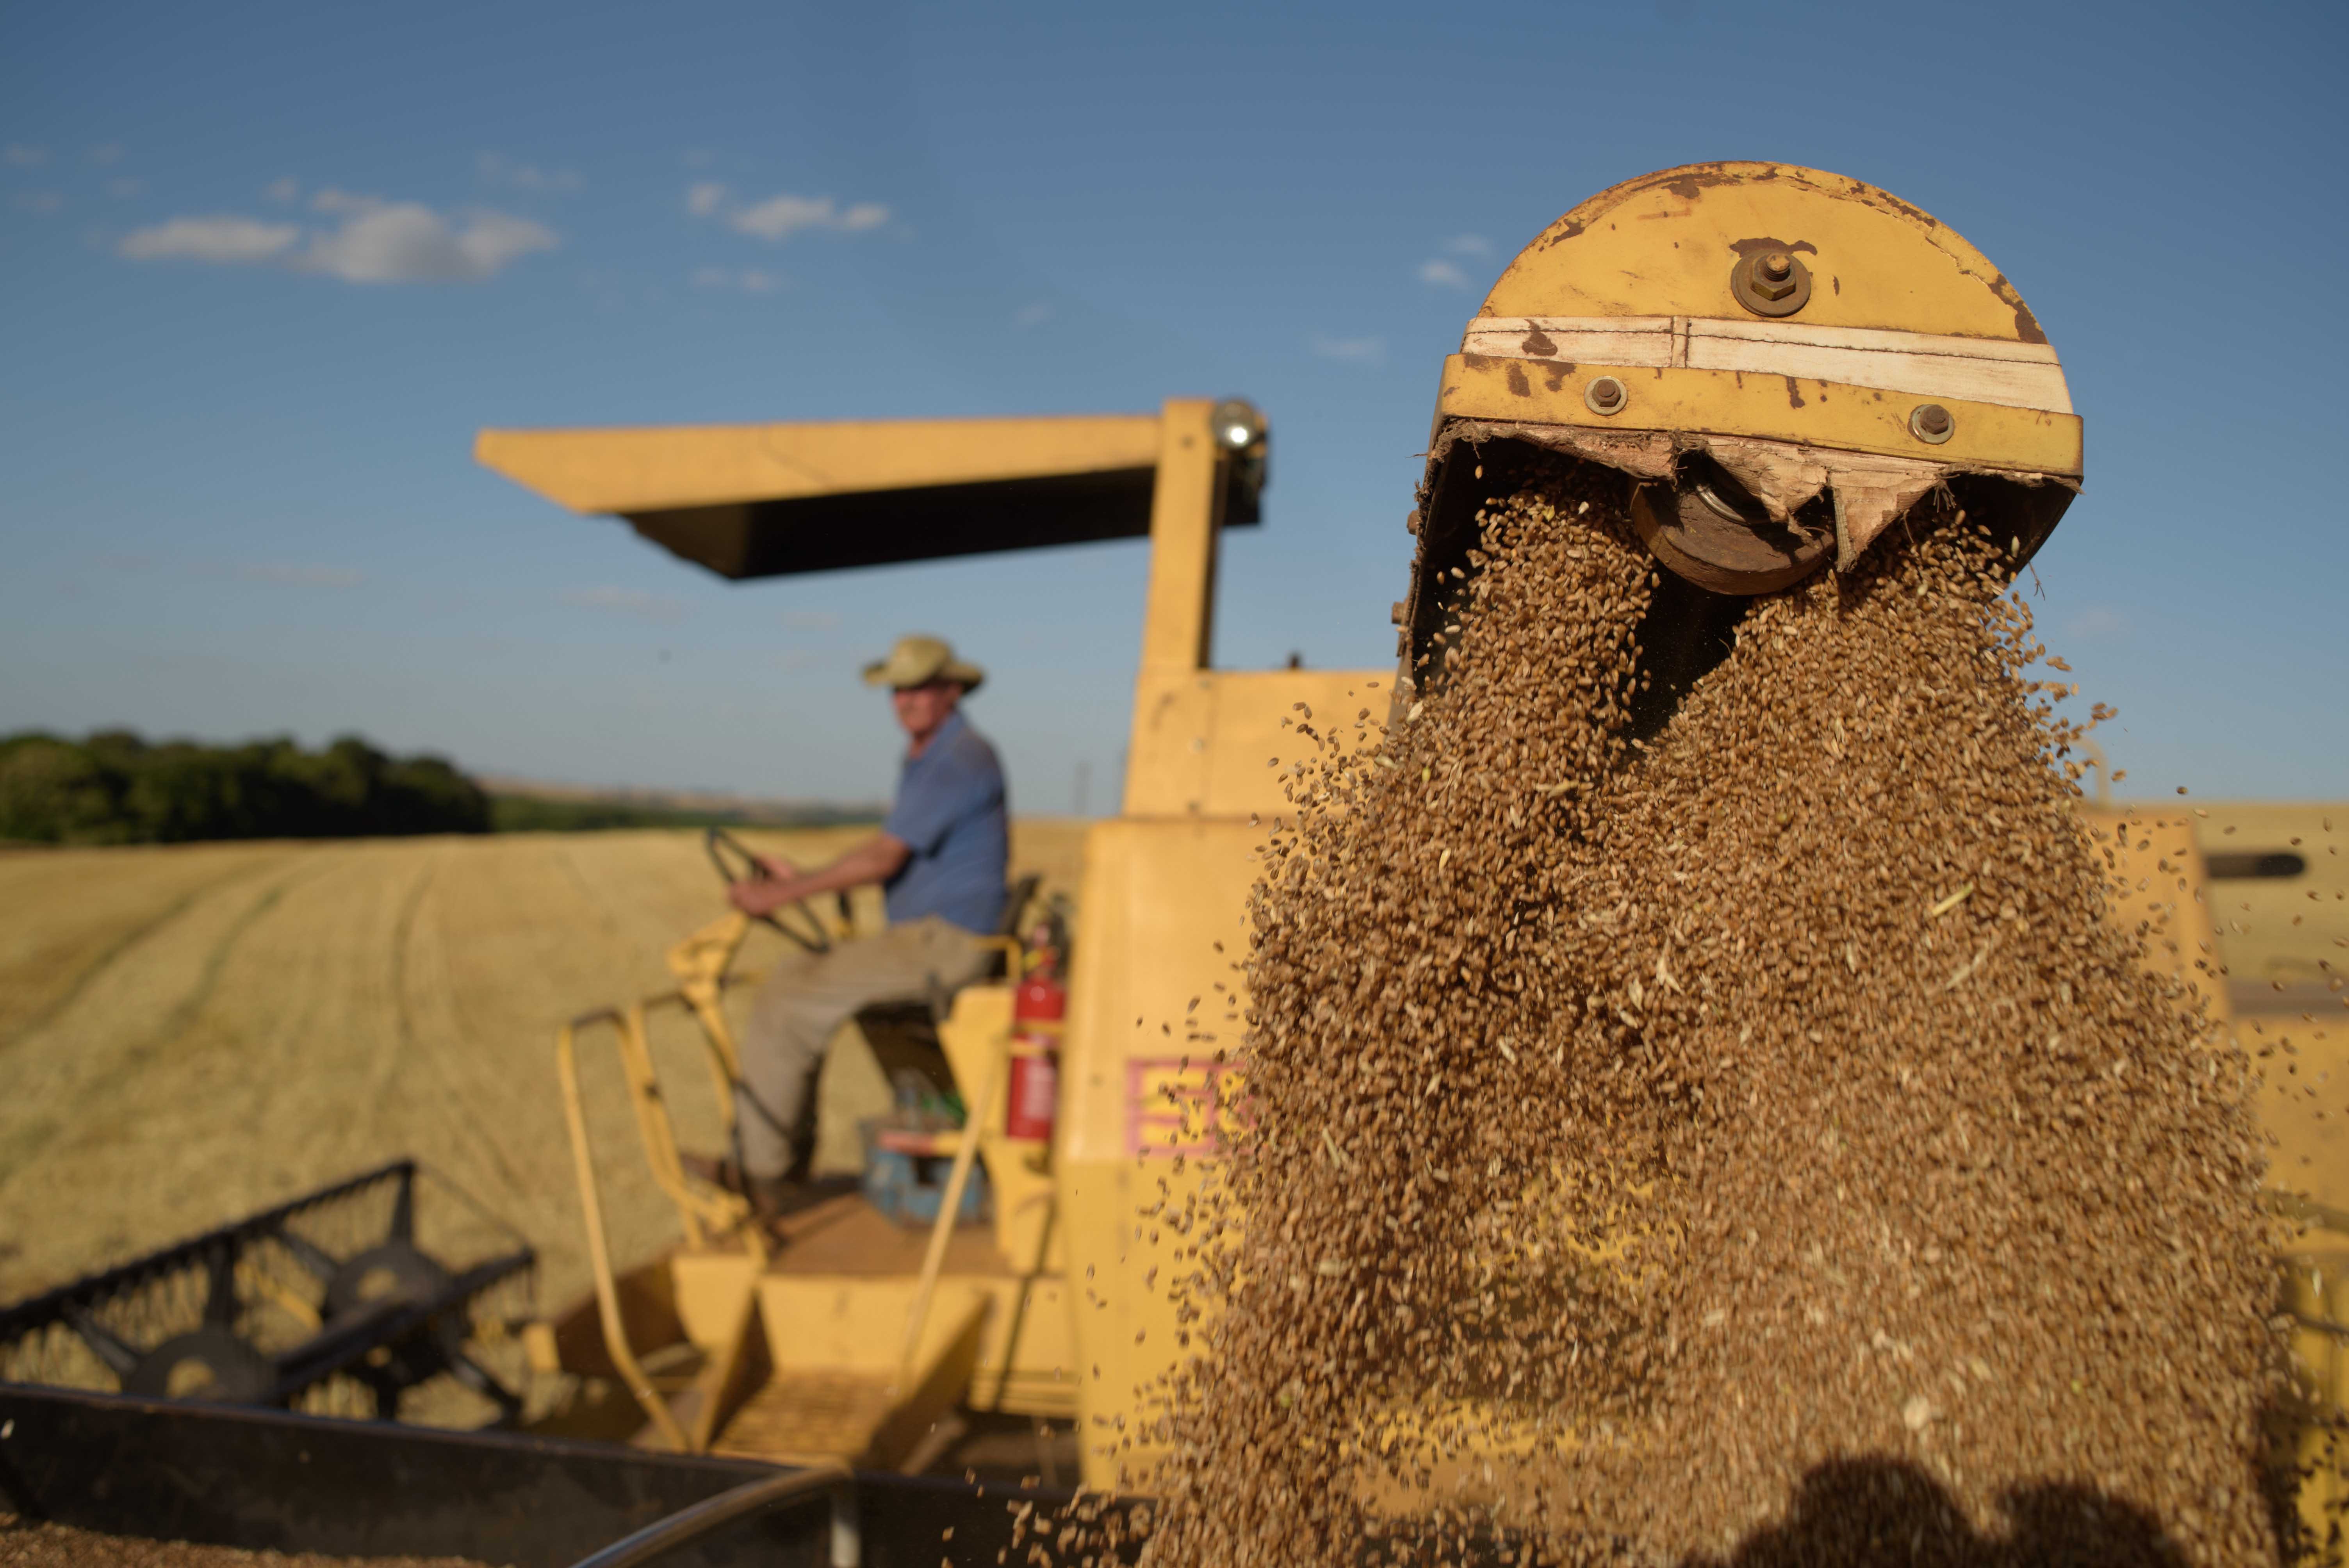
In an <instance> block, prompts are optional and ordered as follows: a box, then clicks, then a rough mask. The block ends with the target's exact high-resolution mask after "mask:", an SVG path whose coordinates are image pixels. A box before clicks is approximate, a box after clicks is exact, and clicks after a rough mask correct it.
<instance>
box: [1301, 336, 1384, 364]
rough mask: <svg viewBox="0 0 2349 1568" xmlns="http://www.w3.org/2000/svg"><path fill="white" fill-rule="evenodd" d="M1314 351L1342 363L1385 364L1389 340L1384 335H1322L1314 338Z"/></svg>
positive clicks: (1325, 357)
mask: <svg viewBox="0 0 2349 1568" xmlns="http://www.w3.org/2000/svg"><path fill="white" fill-rule="evenodd" d="M1313 352H1314V353H1316V354H1318V355H1319V356H1321V357H1322V358H1324V359H1334V360H1337V361H1338V362H1339V363H1340V364H1342V365H1383V364H1385V363H1386V357H1387V340H1386V339H1385V338H1383V337H1320V336H1317V337H1315V338H1314V339H1313Z"/></svg>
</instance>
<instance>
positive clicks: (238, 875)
mask: <svg viewBox="0 0 2349 1568" xmlns="http://www.w3.org/2000/svg"><path fill="white" fill-rule="evenodd" d="M1083 830H1084V824H1082V823H1081V822H1074V821H1057V820H1026V821H1021V822H1019V823H1016V824H1015V825H1014V827H1013V829H1012V841H1011V842H1012V873H1013V875H1014V877H1015V878H1016V877H1018V876H1019V875H1022V874H1024V873H1026V872H1031V871H1032V872H1039V873H1040V874H1041V875H1042V876H1043V877H1044V879H1045V886H1046V888H1047V890H1048V891H1050V890H1066V891H1071V892H1072V891H1073V890H1074V888H1075V886H1076V882H1077V872H1078V867H1079V863H1080V858H1081V853H1082V843H1083ZM862 831H863V830H859V829H853V828H852V829H833V830H822V831H809V832H761V831H745V832H744V833H743V834H742V835H741V836H742V837H743V839H744V840H745V841H747V842H749V843H750V844H751V845H753V846H754V847H755V848H757V849H759V850H761V851H765V852H771V853H772V852H780V853H782V854H786V855H790V856H792V857H793V858H796V859H801V860H802V861H805V860H813V859H821V858H822V857H823V856H826V855H828V854H830V853H833V852H834V851H837V850H838V849H840V848H841V847H843V846H844V845H845V844H847V843H848V842H850V841H853V840H854V838H856V837H857V836H859V834H860V833H861V832H862ZM865 900H866V902H865V903H864V904H863V905H861V906H860V908H859V910H858V914H859V918H860V921H861V922H877V920H878V901H877V898H875V897H874V896H873V895H871V894H869V893H868V894H866V895H865ZM724 912H725V905H724V903H723V901H722V898H721V896H720V892H719V883H718V880H717V877H716V874H715V872H713V871H712V870H711V868H710V865H709V861H707V860H706V859H704V858H703V854H702V850H701V842H700V837H699V835H698V833H695V832H691V831H681V830H648V831H639V832H610V833H579V834H554V833H549V834H516V835H506V836H499V837H491V838H435V839H410V840H372V841H332V842H311V843H288V842H271V843H235V844H196V845H183V846H169V847H139V848H120V849H87V850H21V851H5V852H0V1074H5V1081H6V1082H7V1084H8V1088H9V1092H8V1094H7V1095H6V1096H5V1099H0V1215H5V1216H6V1219H5V1224H0V1301H7V1300H15V1299H17V1298H20V1297H22V1296H25V1295H29V1294H31V1293H33V1292H36V1291H38V1290H41V1289H43V1288H45V1287H47V1286H49V1285H53V1284H59V1283H61V1282H63V1281H66V1280H67V1279H71V1278H73V1277H74V1276H76V1275H77V1274H83V1273H86V1272H88V1271H89V1270H91V1269H94V1268H96V1267H98V1266H100V1265H102V1264H108V1263H110V1262H114V1261H118V1260H119V1259H121V1258H124V1257H126V1256H128V1255H130V1254H133V1253H139V1252H142V1251H145V1250H147V1249H149V1248H151V1247H154V1246H157V1245H160V1244H161V1243H167V1242H170V1241H172V1240H175V1239H177V1238H178V1237H180V1236H182V1235H184V1234H187V1233H191V1232H195V1231H201V1230H203V1229H206V1228H208V1227H210V1226H212V1225H216V1224H219V1223H222V1222H225V1221H228V1220H231V1219H234V1218H236V1217H238V1216H241V1215H243V1214H244V1213H247V1212H251V1211H253V1210H255V1209H259V1208H263V1207H265V1206H267V1205H268V1204H270V1203H273V1202H279V1201H281V1200H283V1199H285V1198H286V1197H289V1196H291V1195H293V1194H295V1193H297V1192H300V1191H305V1190H307V1189H309V1188H311V1187H315V1186H318V1185H322V1184H324V1183H326V1182H327V1181H332V1180H334V1179H335V1178H337V1177H340V1176H344V1175H347V1174H349V1173H351V1172H354V1171H359V1170H362V1169H365V1168H367V1167H368V1166H371V1165H374V1164H376V1163H378V1162H380V1161H385V1160H388V1159H392V1158H395V1157H397V1156H399V1155H403V1154H411V1155H414V1156H415V1157H416V1158H418V1159H419V1160H420V1161H423V1162H424V1163H425V1164H426V1165H428V1166H429V1167H430V1168H432V1169H433V1170H434V1171H437V1172H439V1173H440V1175H442V1176H444V1177H446V1178H448V1179H449V1180H450V1181H452V1182H454V1183H455V1184H456V1185H457V1186H458V1187H460V1188H461V1189H462V1190H463V1191H466V1192H468V1193H470V1194H471V1196H472V1197H474V1198H475V1199H477V1200H479V1201H480V1202H481V1203H482V1204H483V1205H484V1206H486V1207H487V1208H488V1209H489V1210H491V1211H492V1212H494V1213H495V1214H497V1215H498V1216H499V1217H500V1218H502V1219H503V1220H505V1221H506V1222H509V1223H510V1224H512V1225H513V1226H514V1227H515V1228H517V1229H518V1230H520V1231H521V1232H522V1233H523V1234H524V1235H525V1236H527V1237H528V1238H529V1240H530V1241H531V1243H533V1245H535V1246H536V1247H537V1249H538V1253H539V1258H540V1260H541V1264H540V1273H539V1284H538V1291H539V1299H540V1302H541V1304H542V1305H544V1306H552V1305H558V1304H560V1303H562V1302H564V1301H567V1300H569V1299H570V1298H571V1297H572V1296H573V1295H576V1294H577V1293H579V1292H581V1291H584V1290H585V1288H586V1284H587V1279H586V1273H585V1263H584V1258H583V1253H582V1247H581V1242H580V1236H579V1216H578V1201H577V1199H576V1197H575V1196H574V1191H575V1190H574V1185H573V1181H572V1175H571V1165H570V1152H569V1147H568V1144H567V1143H566V1141H565V1139H564V1130H563V1112H562V1108H561V1106H560V1104H559V1102H558V1100H557V1098H556V1094H555V1088H554V1048H553V1047H554V1030H555V1027H556V1026H557V1025H558V1024H560V1023H561V1022H562V1021H563V1020H564V1019H565V1018H567V1017H570V1016H574V1015H575V1014H577V1013H580V1012H583V1011H585V1010H586V1009H587V1008H589V1007H592V1006H598V1005H600V1004H603V1003H606V1002H613V1001H619V1000H622V999H624V998H626V996H628V995H632V994H640V993H647V992H652V991H655V990H658V989H662V988H665V986H666V985H667V975H666V973H665V971H664V970H663V968H662V965H661V953H662V950H663V949H664V948H665V947H666V946H667V944H670V943H671V942H674V941H676V940H677V939H678V937H680V936H682V935H684V934H686V933H687V932H688V931H691V930H692V929H694V928H695V927H696V926H698V925H700V924H702V923H705V922H707V921H709V920H711V919H713V918H715V917H717V916H718V915H719V914H721V913H724ZM781 940H782V939H781V938H780V937H778V936H775V935H774V934H771V933H770V932H767V931H765V930H763V929H754V931H753V933H752V935H751V937H750V941H749V943H748V944H746V945H745V947H744V950H743V957H742V960H741V966H742V967H745V968H752V967H758V966H761V965H763V964H764V963H765V962H766V961H767V960H768V959H769V958H771V956H772V955H773V954H775V953H776V952H777V951H779V950H780V948H781ZM739 999H740V1000H747V997H742V998H739ZM603 1039H604V1037H596V1038H595V1039H594V1040H591V1041H590V1042H589V1043H588V1048H587V1049H586V1050H585V1053H584V1061H585V1088H586V1093H587V1095H588V1099H589V1112H590V1115H591V1117H592V1118H593V1119H594V1120H595V1127H596V1130H597V1133H598V1136H599V1143H600V1154H601V1158H602V1162H603V1168H604V1170H605V1203H606V1212H607V1219H608V1221H609V1223H610V1225H611V1229H612V1239H613V1243H614V1245H615V1246H616V1248H617V1250H618V1254H619V1255H620V1256H621V1257H622V1258H640V1257H644V1256H647V1255H648V1254H649V1253H651V1252H652V1251H653V1250H654V1249H655V1248H657V1247H658V1246H660V1245H663V1244H666V1243H667V1242H668V1241H669V1240H671V1239H672V1237H673V1235H674V1231H675V1225H676V1221H675V1218H674V1214H673V1212H672V1211H671V1210H670V1209H669V1207H668V1205H667V1202H665V1201H664V1200H663V1199H662V1198H660V1196H659V1195H658V1194H657V1191H655V1189H654V1188H653V1186H652V1183H651V1181H650V1178H649V1177H648V1176H647V1175H646V1173H645V1170H644V1161H642V1159H641V1158H640V1157H639V1155H638V1153H637V1145H636V1139H635V1134H634V1131H633V1130H632V1128H631V1127H630V1125H629V1124H628V1119H627V1111H626V1101H625V1099H624V1098H623V1096H622V1094H621V1090H620V1084H619V1077H618V1070H617V1067H616V1062H615V1060H614V1058H613V1056H612V1053H611V1052H610V1051H609V1049H608V1048H606V1047H605V1046H604V1044H603ZM654 1042H655V1048H656V1051H657V1053H658V1055H659V1058H660V1061H661V1064H662V1066H663V1068H664V1070H665V1071H667V1072H669V1073H671V1074H674V1075H675V1078H674V1079H673V1081H674V1083H675V1084H676V1085H677V1086H678V1087H677V1095H676V1099H677V1101H678V1104H677V1110H678V1119H679V1123H680V1130H681V1131H682V1133H683V1134H684V1136H685V1137H686V1138H687V1140H688V1142H693V1141H697V1140H698V1141H700V1142H702V1143H714V1140H715V1139H714V1129H715V1127H716V1117H715V1111H714V1108H713V1106H712V1105H711V1103H710V1101H709V1098H708V1085H709V1078H708V1074H707V1072H706V1070H705V1069H704V1068H703V1067H702V1065H701V1062H700V1060H699V1059H698V1046H697V1045H696V1043H695V1038H694V1037H693V1036H692V1035H691V1034H690V1033H689V1031H688V1027H687V1026H683V1025H682V1024H681V1023H680V1022H679V1021H678V1019H677V1018H675V1017H674V1016H671V1017H667V1018H664V1019H661V1020H659V1021H657V1024H656V1026H655V1036H654ZM876 1095H878V1096H880V1097H881V1098H882V1099H883V1100H884V1101H885V1088H884V1087H883V1085H882V1082H881V1079H880V1076H879V1073H878V1070H877V1069H876V1068H874V1066H873V1065H872V1060H871V1057H870V1056H869V1054H865V1053H864V1052H861V1051H859V1050H855V1049H842V1050H835V1051H834V1052H833V1061H832V1063H831V1065H830V1066H828V1067H827V1069H826V1074H825V1087H824V1107H825V1110H826V1113H827V1116H826V1126H825V1129H824V1132H823V1140H824V1141H823V1149H822V1150H821V1151H820V1157H821V1158H822V1159H823V1161H824V1162H825V1163H828V1164H832V1165H833V1166H835V1167H837V1166H840V1165H843V1164H845V1165H848V1166H851V1167H853V1166H854V1161H855V1148H856V1131H855V1128H854V1115H855V1114H856V1113H857V1112H858V1110H859V1108H860V1107H862V1106H865V1105H871V1104H872V1103H873V1101H874V1096H876ZM866 1113H867V1114H869V1112H866Z"/></svg>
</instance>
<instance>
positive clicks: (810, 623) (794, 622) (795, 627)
mask: <svg viewBox="0 0 2349 1568" xmlns="http://www.w3.org/2000/svg"><path fill="white" fill-rule="evenodd" d="M783 624H784V625H786V626H789V627H790V628H791V629H792V631H794V632H836V631H838V630H839V629H840V612H839V611H837V610H786V611H784V612H783Z"/></svg>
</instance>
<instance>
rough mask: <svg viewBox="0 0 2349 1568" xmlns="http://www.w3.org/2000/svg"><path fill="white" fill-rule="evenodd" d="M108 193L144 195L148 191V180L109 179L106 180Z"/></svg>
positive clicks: (112, 194)
mask: <svg viewBox="0 0 2349 1568" xmlns="http://www.w3.org/2000/svg"><path fill="white" fill-rule="evenodd" d="M106 193H107V194H108V195H109V196H124V197H129V196H143V195H145V194H146V193H147V182H146V181H143V180H109V181H107V182H106Z"/></svg>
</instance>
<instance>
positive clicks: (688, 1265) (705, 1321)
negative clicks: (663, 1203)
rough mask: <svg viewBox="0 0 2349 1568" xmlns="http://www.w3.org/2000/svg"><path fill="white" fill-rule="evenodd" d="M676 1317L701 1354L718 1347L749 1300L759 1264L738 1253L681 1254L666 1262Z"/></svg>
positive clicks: (688, 1252) (690, 1252)
mask: <svg viewBox="0 0 2349 1568" xmlns="http://www.w3.org/2000/svg"><path fill="white" fill-rule="evenodd" d="M668 1266H669V1274H670V1277H671V1278H672V1279H673V1280H675V1282H676V1299H677V1315H678V1321H679V1322H681V1323H683V1324H684V1326H685V1336H686V1338H687V1339H688V1340H690V1341H691V1342H692V1343H693V1344H694V1345H696V1346H698V1347H699V1348H701V1349H703V1350H709V1349H711V1348H713V1347H714V1346H718V1345H719V1344H721V1343H723V1342H724V1340H725V1339H726V1337H727V1335H728V1334H729V1332H730V1331H731V1330H732V1328H733V1327H734V1326H735V1321H736V1319H737V1318H738V1317H739V1316H740V1314H741V1310H742V1304H743V1302H745V1301H747V1300H748V1299H750V1281H751V1280H752V1279H753V1278H754V1277H756V1276H757V1274H758V1272H759V1260H758V1259H756V1258H754V1257H752V1256H751V1255H750V1253H747V1252H743V1251H741V1250H740V1249H739V1248H737V1249H730V1250H726V1251H711V1252H700V1251H682V1252H679V1253H677V1254H676V1255H675V1256H673V1257H671V1258H670V1259H669V1264H668Z"/></svg>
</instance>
